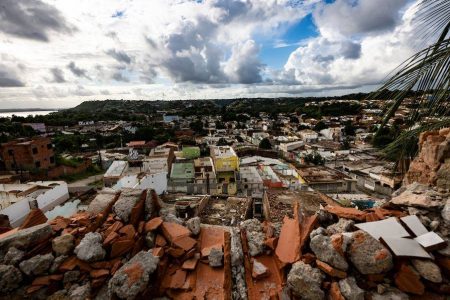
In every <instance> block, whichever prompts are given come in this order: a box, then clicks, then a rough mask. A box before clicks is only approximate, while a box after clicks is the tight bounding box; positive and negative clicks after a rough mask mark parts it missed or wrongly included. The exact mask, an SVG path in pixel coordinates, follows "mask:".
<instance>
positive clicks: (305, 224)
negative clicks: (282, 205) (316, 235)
mask: <svg viewBox="0 0 450 300" xmlns="http://www.w3.org/2000/svg"><path fill="white" fill-rule="evenodd" d="M296 211H298V210H296ZM299 218H300V219H301V220H300V221H299V223H300V233H301V234H300V252H301V251H302V250H303V248H304V246H305V244H306V241H307V240H308V239H309V235H310V234H311V232H312V231H313V229H314V228H315V227H316V224H317V222H318V221H319V218H318V216H317V215H313V216H310V217H305V216H299Z"/></svg>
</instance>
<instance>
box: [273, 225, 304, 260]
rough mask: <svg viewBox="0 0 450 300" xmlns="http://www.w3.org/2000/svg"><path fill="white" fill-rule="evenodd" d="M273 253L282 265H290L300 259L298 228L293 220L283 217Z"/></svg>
mask: <svg viewBox="0 0 450 300" xmlns="http://www.w3.org/2000/svg"><path fill="white" fill-rule="evenodd" d="M275 253H276V255H277V257H278V259H279V260H280V261H281V262H283V263H291V264H292V263H294V262H296V261H297V260H299V259H300V228H299V224H298V222H297V221H296V220H295V219H291V218H289V217H288V216H285V217H284V220H283V225H282V227H281V232H280V237H279V239H278V245H277V248H276V250H275Z"/></svg>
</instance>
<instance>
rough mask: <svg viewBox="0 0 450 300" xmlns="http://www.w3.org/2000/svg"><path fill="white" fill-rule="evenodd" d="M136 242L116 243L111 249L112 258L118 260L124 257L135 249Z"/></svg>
mask: <svg viewBox="0 0 450 300" xmlns="http://www.w3.org/2000/svg"><path fill="white" fill-rule="evenodd" d="M133 245H134V240H124V241H116V242H114V243H113V244H112V247H111V258H116V257H119V256H122V255H124V254H125V253H127V252H129V251H130V250H131V249H133Z"/></svg>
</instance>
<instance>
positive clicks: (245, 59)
mask: <svg viewBox="0 0 450 300" xmlns="http://www.w3.org/2000/svg"><path fill="white" fill-rule="evenodd" d="M258 54H259V47H258V45H257V44H256V43H255V41H253V40H248V41H246V42H245V43H242V44H239V45H236V46H234V47H233V52H232V55H231V57H230V59H229V60H228V61H227V64H226V67H225V72H226V73H227V75H228V76H229V78H230V79H231V82H234V83H245V84H250V83H257V82H261V81H262V77H261V70H262V69H263V67H264V65H263V64H262V63H261V62H260V60H259V58H258Z"/></svg>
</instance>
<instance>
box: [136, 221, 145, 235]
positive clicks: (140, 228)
mask: <svg viewBox="0 0 450 300" xmlns="http://www.w3.org/2000/svg"><path fill="white" fill-rule="evenodd" d="M144 227H145V222H144V221H140V222H139V225H138V229H137V231H138V233H139V234H141V233H142V232H143V231H144Z"/></svg>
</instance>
